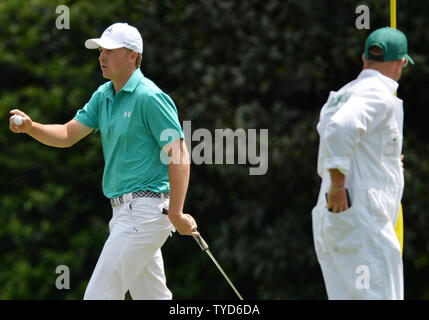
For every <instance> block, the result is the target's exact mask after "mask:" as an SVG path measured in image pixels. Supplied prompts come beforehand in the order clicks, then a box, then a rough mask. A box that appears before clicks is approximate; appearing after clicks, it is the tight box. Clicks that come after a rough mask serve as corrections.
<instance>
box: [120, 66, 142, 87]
mask: <svg viewBox="0 0 429 320" xmlns="http://www.w3.org/2000/svg"><path fill="white" fill-rule="evenodd" d="M142 78H143V73H142V72H141V70H140V68H137V69H136V71H134V72H133V74H132V75H131V77H130V78H129V79H128V81H127V83H126V84H125V86H123V87H122V89H121V90H122V91H127V92H133V91H134V90H135V88H136V87H137V85H138V84H139V82H140V80H141V79H142Z"/></svg>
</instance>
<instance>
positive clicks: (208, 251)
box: [206, 249, 243, 300]
mask: <svg viewBox="0 0 429 320" xmlns="http://www.w3.org/2000/svg"><path fill="white" fill-rule="evenodd" d="M206 252H207V254H208V255H209V257H210V259H212V261H213V262H214V264H215V265H216V267H217V268H218V269H219V271H220V273H222V275H223V276H224V278H225V279H226V281H228V283H229V285H230V286H231V288H232V289H233V290H234V292H235V294H236V295H237V297H238V298H239V299H240V300H243V297H242V296H241V294H240V293H239V292H238V290H237V289H236V288H235V286H234V285H233V284H232V282H231V280H229V278H228V276H227V275H226V273H225V272H224V271H223V269H222V267H221V266H220V264H219V263H218V262H217V261H216V259H215V257H213V255H212V253H211V252H210V250H209V249H207V250H206Z"/></svg>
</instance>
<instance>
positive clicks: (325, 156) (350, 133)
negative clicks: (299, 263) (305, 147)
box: [312, 69, 404, 299]
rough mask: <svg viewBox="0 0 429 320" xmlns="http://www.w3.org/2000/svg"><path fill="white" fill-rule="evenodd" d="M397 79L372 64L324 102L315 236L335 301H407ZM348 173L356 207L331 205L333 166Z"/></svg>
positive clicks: (314, 221) (331, 296)
mask: <svg viewBox="0 0 429 320" xmlns="http://www.w3.org/2000/svg"><path fill="white" fill-rule="evenodd" d="M397 88H398V83H397V82H396V81H394V80H392V79H390V78H388V77H385V76H384V75H382V74H381V73H379V72H378V71H375V70H371V69H365V70H363V71H362V72H361V73H360V75H359V76H358V78H357V79H355V80H354V81H352V82H350V83H348V84H347V85H345V86H344V87H343V88H341V89H340V90H339V91H338V92H331V93H330V95H329V98H328V101H327V102H326V103H325V105H324V106H323V107H322V110H321V113H320V120H319V123H318V125H317V130H318V133H319V135H320V144H319V155H318V165H317V170H318V174H319V175H320V177H321V178H322V184H321V188H320V193H319V197H318V201H317V205H316V206H315V207H314V209H313V211H312V222H313V237H314V244H315V249H316V253H317V258H318V261H319V263H320V266H321V269H322V273H323V278H324V281H325V286H326V290H327V293H328V298H329V299H403V298H404V285H403V265H402V257H401V248H400V243H399V241H398V238H397V236H396V234H395V230H394V227H395V224H396V220H397V218H398V212H399V206H400V200H401V197H402V192H403V187H404V177H403V170H402V167H401V159H400V157H401V151H402V140H403V138H402V137H403V136H402V130H403V106H402V100H400V99H398V98H397V97H396V96H395V91H396V89H397ZM334 168H335V169H338V170H340V171H341V172H342V173H343V174H344V175H345V176H346V179H345V187H346V188H347V189H348V190H349V193H350V198H351V202H352V205H351V207H350V208H349V209H348V210H346V211H344V212H341V213H331V212H329V211H328V210H327V209H326V199H325V193H327V192H328V189H329V187H330V183H331V181H330V175H329V172H328V169H334Z"/></svg>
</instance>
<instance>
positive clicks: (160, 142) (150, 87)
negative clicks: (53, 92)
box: [74, 69, 184, 198]
mask: <svg viewBox="0 0 429 320" xmlns="http://www.w3.org/2000/svg"><path fill="white" fill-rule="evenodd" d="M114 92H115V91H114V88H113V83H112V82H111V81H110V82H107V83H105V84H103V85H101V86H100V87H99V88H98V89H97V91H95V92H94V94H93V95H92V97H91V99H90V100H89V102H88V103H87V104H86V105H85V106H84V107H83V108H82V109H80V110H78V112H77V113H76V116H75V117H74V119H75V120H77V121H79V122H80V123H82V124H84V125H85V126H87V127H90V128H93V129H94V130H95V132H97V131H100V134H101V142H102V145H103V155H104V161H105V166H104V173H103V193H104V195H105V196H106V197H108V198H114V197H117V196H120V195H122V194H124V193H128V192H133V191H139V190H151V191H153V192H168V191H169V190H170V183H169V178H168V164H166V163H165V159H166V154H165V152H164V151H161V150H162V149H161V148H162V147H163V146H165V145H166V144H168V143H170V142H173V141H176V140H178V139H181V138H184V134H183V130H182V128H181V126H180V123H179V119H178V115H177V109H176V106H175V105H174V102H173V101H172V100H171V98H170V97H169V96H168V95H167V94H165V93H164V92H162V91H161V89H159V88H158V87H157V86H156V85H155V84H154V83H153V82H152V81H151V80H149V79H148V78H146V77H144V76H143V74H142V72H141V71H140V69H136V71H135V72H134V73H133V74H132V76H131V77H130V78H129V79H128V82H127V83H126V84H125V86H124V87H123V88H122V89H121V90H120V91H119V92H118V93H116V94H115V93H114ZM161 154H163V155H162V156H163V157H164V161H163V160H162V158H161Z"/></svg>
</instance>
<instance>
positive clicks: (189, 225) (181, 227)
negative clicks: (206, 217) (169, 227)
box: [168, 212, 200, 236]
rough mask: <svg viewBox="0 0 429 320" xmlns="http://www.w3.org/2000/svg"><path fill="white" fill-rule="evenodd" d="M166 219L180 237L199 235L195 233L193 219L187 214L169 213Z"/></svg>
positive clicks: (195, 224) (195, 226)
mask: <svg viewBox="0 0 429 320" xmlns="http://www.w3.org/2000/svg"><path fill="white" fill-rule="evenodd" d="M168 218H169V219H170V221H171V223H172V224H173V226H174V227H175V228H176V230H177V232H179V233H180V234H181V235H182V236H199V235H200V233H199V232H198V231H197V227H198V226H197V223H196V222H195V219H194V218H193V217H192V216H191V215H190V214H187V213H182V212H180V213H174V212H169V213H168Z"/></svg>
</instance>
